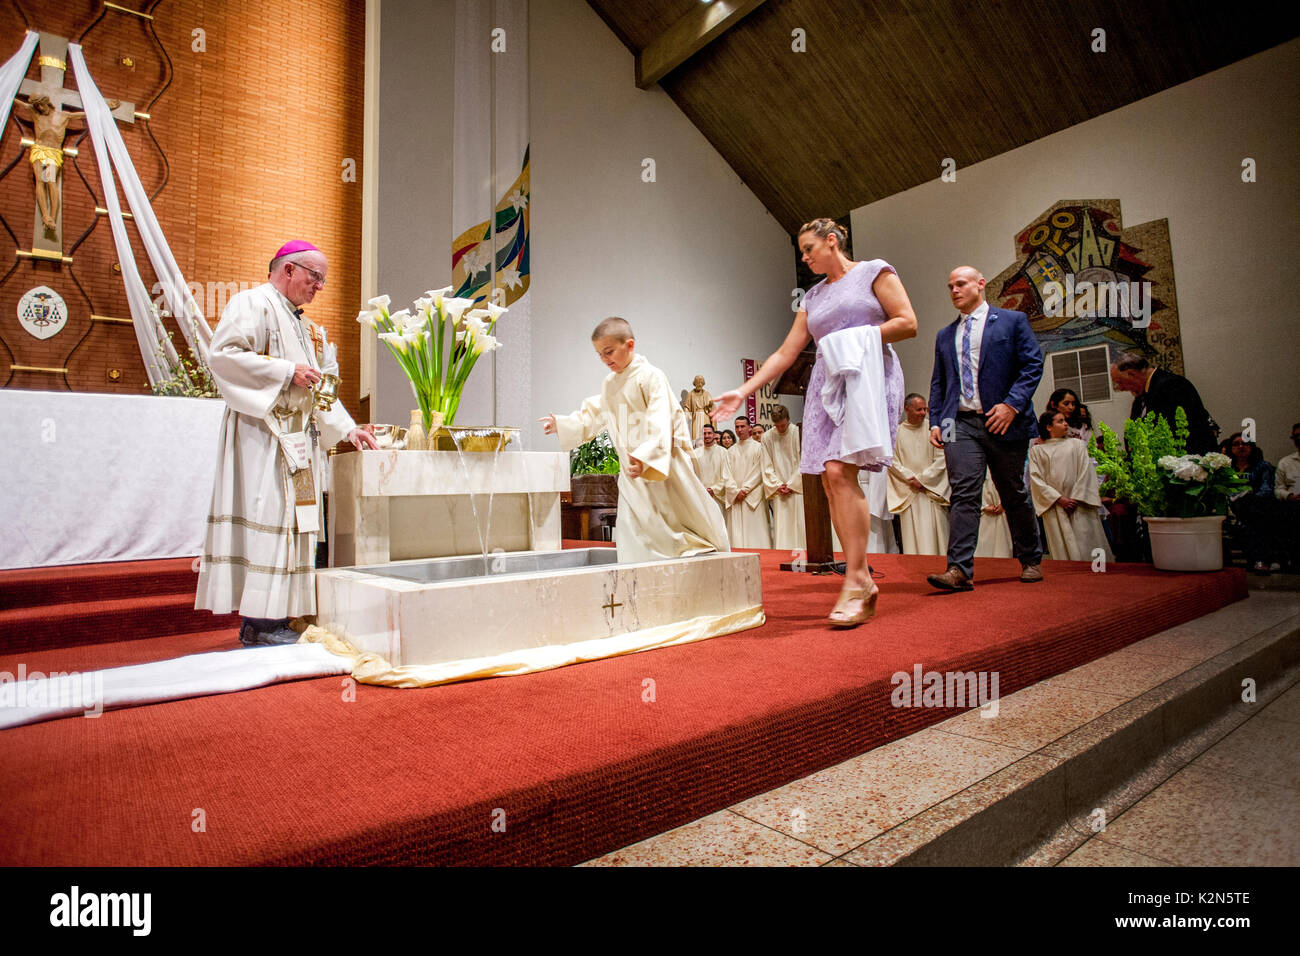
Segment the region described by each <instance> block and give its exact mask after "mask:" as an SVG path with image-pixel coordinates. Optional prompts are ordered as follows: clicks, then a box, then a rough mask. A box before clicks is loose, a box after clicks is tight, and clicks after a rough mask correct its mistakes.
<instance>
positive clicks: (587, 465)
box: [569, 432, 618, 476]
mask: <svg viewBox="0 0 1300 956" xmlns="http://www.w3.org/2000/svg"><path fill="white" fill-rule="evenodd" d="M569 474H570V475H575V476H576V475H617V474H618V452H617V451H616V450H615V449H614V443H613V442H612V441H610V440H609V432H601V433H600V434H599V435H597V436H596V437H595V438H593V439H592V440H591V441H589V442H587V443H586V444H585V445H579V446H578V447H577V448H575V449H573V451H571V452H569Z"/></svg>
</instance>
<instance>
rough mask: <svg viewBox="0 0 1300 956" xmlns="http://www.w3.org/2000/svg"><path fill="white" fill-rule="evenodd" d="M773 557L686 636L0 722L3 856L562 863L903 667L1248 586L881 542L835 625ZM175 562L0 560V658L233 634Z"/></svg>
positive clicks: (859, 730)
mask: <svg viewBox="0 0 1300 956" xmlns="http://www.w3.org/2000/svg"><path fill="white" fill-rule="evenodd" d="M786 557H787V555H786V554H785V553H784V552H775V551H770V552H762V558H763V572H762V573H763V593H764V604H765V606H766V609H767V618H768V623H767V624H766V625H765V626H763V627H761V628H757V629H755V630H751V631H746V632H743V633H740V634H732V635H729V636H726V637H721V638H715V639H713V640H710V641H704V642H702V643H699V644H690V645H685V646H682V647H674V648H666V649H662V650H657V651H650V652H646V653H642V654H633V655H630V656H627V657H621V658H614V659H610V660H603V661H595V662H592V663H588V664H580V665H577V666H573V667H566V668H561V669H559V670H554V671H548V672H545V673H541V674H533V675H528V676H524V677H511V678H501V679H495V680H486V681H479V682H474V683H465V684H455V685H451V686H446V687H437V688H430V689H425V690H392V689H388V688H377V687H367V686H364V685H362V686H359V687H356V688H355V690H354V691H353V689H352V688H350V687H349V686H347V685H348V684H349V683H350V682H348V681H345V680H342V679H339V678H323V679H317V680H305V681H299V682H296V683H290V684H279V685H275V686H272V687H264V688H260V689H257V690H253V691H247V692H244V693H237V694H227V695H222V696H216V697H204V698H197V699H192V700H184V701H174V702H169V703H164V704H157V705H152V706H147V707H138V708H135V709H131V710H122V711H116V712H110V713H107V714H105V715H103V716H102V717H100V718H97V719H90V720H88V719H81V718H76V719H65V720H56V721H51V722H48V723H44V724H36V725H32V726H27V727H20V728H17V729H14V730H8V731H2V732H0V832H3V834H4V840H3V841H0V863H3V864H11V865H12V864H20V865H73V866H95V865H248V864H326V865H329V864H366V863H369V864H412V863H434V864H569V863H577V862H580V861H583V860H587V859H590V858H592V857H595V856H598V855H600V854H603V853H605V852H608V851H609V850H613V849H616V848H618V847H621V846H625V845H627V844H629V843H632V842H635V841H636V840H639V839H642V838H644V837H646V836H649V835H651V834H654V833H658V832H661V831H663V830H666V829H669V828H671V827H674V826H677V825H680V824H682V823H686V822H688V821H690V820H694V819H696V818H698V817H701V816H704V815H706V814H708V813H711V812H713V811H716V810H718V809H721V808H724V807H727V806H729V805H731V804H733V803H736V802H737V801H739V800H742V799H745V798H747V797H750V796H753V795H755V794H758V793H762V792H764V791H766V790H769V789H771V788H773V787H775V786H778V785H781V784H783V783H786V782H788V781H790V780H793V779H796V778H798V777H801V776H804V775H806V774H809V773H812V772H813V771H816V770H819V769H821V768H824V767H827V766H831V765H833V764H836V763H839V762H841V761H843V760H846V759H848V758H850V757H852V756H855V755H857V754H860V753H863V752H865V751H867V750H870V749H872V748H873V747H877V746H880V745H881V744H883V743H886V742H888V741H889V740H892V739H895V738H898V737H902V736H905V735H907V734H911V733H914V732H915V731H917V730H919V729H921V728H922V727H924V726H927V725H929V724H932V723H935V722H937V721H939V720H942V719H944V718H945V717H948V716H950V715H951V714H952V713H953V711H952V710H947V709H943V708H895V707H893V706H892V705H891V703H890V695H891V691H892V690H893V689H894V688H893V685H892V684H891V683H890V677H891V675H892V674H894V673H895V672H897V671H905V672H908V673H909V674H910V673H911V672H912V670H913V668H914V666H916V665H918V664H919V665H921V667H922V669H923V670H926V671H941V672H942V671H957V670H961V671H988V672H992V671H996V672H998V674H999V677H1000V691H1001V693H1002V695H1007V694H1010V693H1012V692H1014V691H1016V690H1018V689H1020V688H1022V687H1025V686H1028V685H1030V684H1033V683H1036V682H1037V681H1040V680H1042V679H1044V678H1046V677H1049V676H1051V675H1053V674H1057V673H1060V672H1061V671H1064V670H1067V669H1069V668H1072V667H1075V666H1078V665H1079V664H1082V663H1085V662H1087V661H1090V660H1093V659H1095V658H1097V657H1100V656H1102V655H1104V654H1107V653H1110V652H1111V651H1114V650H1116V649H1117V648H1120V647H1122V646H1124V645H1126V644H1129V643H1132V642H1133V641H1136V640H1140V639H1141V638H1143V637H1146V636H1148V635H1151V634H1154V633H1156V632H1158V631H1161V630H1164V629H1166V628H1168V627H1172V626H1174V625H1176V624H1179V623H1182V622H1184V621H1187V620H1190V619H1192V618H1196V617H1199V616H1201V615H1203V614H1207V613H1209V612H1210V611H1213V610H1215V609H1217V608H1219V607H1222V606H1224V605H1226V604H1229V603H1231V602H1233V601H1236V600H1239V599H1241V598H1244V597H1245V596H1246V579H1245V574H1244V573H1243V572H1241V571H1239V570H1231V571H1224V572H1218V573H1213V574H1196V575H1191V574H1189V575H1176V574H1167V573H1163V572H1158V571H1155V570H1154V569H1152V568H1150V567H1147V566H1144V565H1118V564H1111V565H1109V566H1108V568H1107V571H1106V572H1105V573H1100V574H1094V573H1092V572H1091V570H1090V568H1089V566H1088V565H1087V564H1082V563H1065V562H1051V561H1049V562H1046V563H1045V564H1044V570H1045V572H1046V575H1047V580H1046V581H1045V582H1044V583H1042V584H1034V585H1023V584H1020V583H1019V581H1018V580H1017V575H1018V572H1019V565H1018V564H1017V563H1016V562H1014V561H1009V560H1007V561H996V560H980V561H977V563H976V580H977V586H976V589H975V591H973V592H971V593H965V594H937V593H935V592H933V591H931V589H930V588H929V586H928V585H927V584H926V583H925V575H926V574H927V573H929V572H931V571H934V570H937V569H939V566H940V564H941V563H942V562H941V560H936V559H934V558H913V557H901V556H876V557H875V558H874V563H875V564H876V566H877V572H878V583H879V584H880V587H881V591H882V594H881V598H880V607H879V614H878V616H877V618H876V619H875V620H874V621H873V622H871V623H870V624H867V625H865V626H863V627H860V628H858V629H856V630H853V631H831V630H828V629H827V628H826V627H825V626H824V625H823V623H822V622H823V619H824V616H825V614H826V612H827V611H828V610H829V609H830V607H831V605H832V604H833V602H834V598H835V595H836V593H837V592H838V590H839V587H840V582H841V580H842V579H841V578H838V577H834V576H832V577H811V576H808V575H801V574H791V573H784V572H781V571H779V570H778V568H777V565H778V564H779V562H780V561H781V560H783V559H785V558H786ZM42 576H43V580H44V583H43V584H42V583H41V578H42ZM194 580H195V576H194V574H193V572H192V571H190V570H189V562H188V561H182V562H176V561H160V562H145V563H143V564H133V565H119V566H112V565H99V566H96V567H94V568H73V569H69V568H61V569H48V570H45V571H40V572H0V672H6V673H7V674H9V675H13V674H15V673H16V672H17V671H18V667H19V665H20V664H22V665H25V667H26V669H27V671H28V672H30V671H33V670H39V671H44V672H49V671H52V670H64V671H71V670H77V671H84V670H90V669H95V668H101V667H112V666H118V665H121V664H127V663H137V662H141V661H146V660H158V659H163V658H170V657H177V656H180V655H183V654H191V653H197V652H201V651H209V650H219V649H224V648H234V647H235V646H237V644H236V641H235V638H234V628H233V624H232V623H230V621H229V620H228V619H214V618H213V617H212V616H211V615H204V614H199V615H194V612H192V611H190V612H188V613H186V612H184V610H183V604H184V602H183V601H181V600H180V598H181V597H182V596H183V595H184V594H185V593H188V594H189V595H190V596H191V597H190V601H191V602H192V594H193V587H194ZM182 585H183V586H182ZM128 599H129V600H128ZM124 602H125V603H124ZM132 607H134V609H135V610H134V611H132V610H131V608H132ZM160 607H161V608H162V610H160V609H159V608H160ZM159 634H162V635H165V636H157V635H159ZM651 682H653V683H651ZM651 691H653V693H651ZM200 823H201V824H202V826H200Z"/></svg>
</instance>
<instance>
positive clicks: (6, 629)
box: [0, 592, 239, 654]
mask: <svg viewBox="0 0 1300 956" xmlns="http://www.w3.org/2000/svg"><path fill="white" fill-rule="evenodd" d="M238 621H239V616H238V615H235V614H223V615H214V614H212V612H210V611H196V610H195V609H194V594H193V592H189V593H181V594H176V593H172V594H151V595H146V596H141V597H131V598H115V599H112V600H106V601H104V600H89V599H88V600H85V601H80V602H77V603H69V604H42V605H37V606H35V607H19V608H11V609H9V610H5V611H0V654H8V653H13V652H16V651H34V650H41V649H46V648H57V647H74V646H78V645H83V644H104V643H110V642H114V641H129V640H135V639H138V638H161V637H171V636H174V635H178V634H193V633H196V632H199V631H210V630H221V629H225V628H229V629H231V630H234V629H235V628H237V627H238Z"/></svg>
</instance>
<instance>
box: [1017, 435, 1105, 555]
mask: <svg viewBox="0 0 1300 956" xmlns="http://www.w3.org/2000/svg"><path fill="white" fill-rule="evenodd" d="M1039 424H1040V425H1041V426H1042V428H1043V429H1044V430H1045V431H1046V432H1047V435H1048V438H1047V440H1046V441H1045V442H1043V443H1042V444H1039V445H1034V446H1032V447H1031V448H1030V449H1029V491H1030V494H1031V495H1032V496H1033V499H1034V510H1035V511H1037V512H1038V516H1039V517H1040V518H1042V519H1043V533H1044V535H1045V536H1046V538H1047V540H1046V541H1045V542H1044V544H1046V545H1047V550H1048V552H1049V553H1050V554H1051V556H1052V557H1053V558H1056V559H1057V560H1060V561H1091V560H1093V558H1094V557H1095V555H1094V554H1093V552H1094V550H1096V549H1098V548H1100V549H1101V552H1102V554H1103V555H1105V557H1106V560H1107V561H1113V560H1114V556H1113V555H1112V554H1111V551H1110V545H1109V543H1108V542H1107V541H1106V532H1105V531H1104V530H1103V529H1102V527H1101V517H1100V516H1099V515H1098V513H1097V509H1098V507H1100V505H1101V497H1100V496H1099V495H1098V492H1097V474H1096V472H1095V471H1093V468H1092V459H1091V458H1089V457H1088V448H1087V446H1086V445H1084V443H1083V442H1081V441H1079V439H1077V438H1067V437H1066V433H1067V432H1068V430H1069V426H1068V425H1067V424H1066V423H1065V414H1064V413H1063V412H1044V413H1043V415H1042V417H1041V418H1040V419H1039Z"/></svg>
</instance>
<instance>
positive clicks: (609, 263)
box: [372, 0, 802, 449]
mask: <svg viewBox="0 0 1300 956" xmlns="http://www.w3.org/2000/svg"><path fill="white" fill-rule="evenodd" d="M380 9H381V12H382V17H383V20H382V30H381V34H380V37H381V53H382V59H381V77H380V101H379V109H380V140H379V148H380V157H379V169H378V174H379V177H380V178H379V230H380V232H379V251H378V287H379V289H380V290H381V291H382V292H386V293H388V294H389V295H390V296H392V299H393V303H394V308H397V307H401V306H404V305H406V304H407V303H408V302H409V301H410V300H411V299H413V298H414V297H416V296H418V295H420V294H422V292H423V290H424V289H426V288H428V287H429V283H430V282H431V281H433V280H431V279H430V276H431V275H433V276H434V279H437V276H438V275H441V274H442V273H443V272H445V271H446V270H447V269H448V268H449V264H448V263H449V257H450V252H449V248H450V242H451V238H452V216H451V183H452V170H451V153H450V149H449V148H448V146H447V143H446V141H445V139H444V138H443V137H442V136H441V135H440V134H438V133H437V131H438V130H449V129H450V128H451V118H452V88H451V82H452V74H451V61H452V48H451V42H452V30H451V24H452V23H453V22H454V15H455V3H454V0H436V2H433V3H429V2H426V0H382V4H381V7H380ZM528 40H529V74H530V77H529V82H530V87H531V88H530V91H529V101H530V102H529V109H530V138H531V144H532V145H531V164H532V169H531V173H532V202H531V205H530V214H531V227H532V236H531V243H532V245H531V266H532V276H531V285H530V291H529V299H530V300H531V310H532V319H531V329H532V332H531V342H529V343H524V344H523V346H522V347H524V348H527V349H529V350H530V352H531V355H530V361H531V369H530V370H531V383H529V382H526V381H524V382H520V381H519V380H518V379H522V378H523V376H514V377H513V378H512V379H511V380H509V381H498V386H497V393H498V400H499V401H500V402H502V404H503V405H505V406H506V407H511V408H513V407H517V406H519V405H520V404H523V406H524V407H528V408H531V409H533V412H532V414H530V415H529V416H527V419H526V420H524V421H519V422H514V421H510V422H506V421H502V422H501V424H518V425H523V426H524V429H523V442H522V446H523V447H524V448H531V449H537V448H543V447H553V443H554V439H547V438H546V437H545V436H543V435H542V433H541V428H540V426H538V425H536V423H535V419H536V418H537V417H539V416H541V415H543V414H545V413H546V412H548V411H556V412H568V411H571V410H572V409H574V408H576V407H577V406H578V404H579V403H580V402H581V400H582V399H583V398H584V397H586V396H587V395H590V394H593V393H595V392H596V391H597V390H598V388H599V385H600V381H601V379H602V378H603V377H604V375H605V374H606V369H605V368H604V367H603V366H602V365H600V364H599V362H598V361H597V360H596V357H595V353H594V351H593V350H592V348H591V330H592V329H593V328H595V326H596V324H597V322H599V321H600V320H601V319H603V318H605V317H606V316H609V315H621V316H623V317H624V318H626V319H627V320H628V321H629V322H631V323H632V327H633V329H634V330H635V332H636V339H637V346H638V350H639V351H641V352H642V353H644V354H645V355H646V356H647V357H648V358H649V359H650V360H651V361H652V362H654V363H655V364H656V365H658V366H659V367H660V368H662V369H663V370H664V372H666V373H667V375H668V378H669V380H670V382H671V383H672V385H673V389H674V393H675V394H676V393H677V392H680V390H681V389H683V388H689V387H690V386H691V380H692V379H693V378H694V377H695V375H697V374H700V375H703V376H704V377H705V379H706V381H707V387H708V388H709V390H710V391H711V392H712V393H713V394H715V395H717V394H719V393H721V392H722V391H724V390H726V389H728V388H734V387H735V386H737V385H739V384H740V381H741V377H740V360H741V359H742V358H757V359H762V358H765V357H766V356H767V355H768V354H770V353H771V352H772V351H774V350H775V349H776V347H777V346H778V345H780V343H781V340H782V339H783V338H784V336H785V333H786V332H787V331H788V329H789V326H790V322H791V320H792V319H793V314H792V313H791V311H790V308H789V302H790V290H791V289H792V288H793V287H794V284H795V283H794V248H793V246H792V244H791V242H790V239H789V237H788V236H786V235H785V233H784V231H783V230H782V229H781V227H780V225H779V224H778V223H777V222H776V220H775V219H773V218H772V216H771V215H770V214H769V213H768V212H767V211H766V210H765V209H764V208H763V206H762V204H761V203H760V202H759V201H758V200H757V199H756V198H755V197H754V195H753V194H752V193H751V192H750V191H749V189H748V188H747V187H746V186H745V185H744V184H743V183H741V182H740V179H739V177H737V176H736V174H735V173H734V172H733V171H732V170H731V168H730V167H729V166H728V165H727V164H726V163H725V162H724V161H723V160H722V158H721V157H720V156H719V155H718V153H717V152H716V151H715V150H714V149H713V147H712V146H710V145H709V143H708V142H707V141H706V140H705V139H704V137H703V135H701V133H700V132H699V131H698V130H697V129H695V127H694V126H692V125H691V123H690V122H689V121H688V120H687V119H686V117H685V116H684V115H683V114H682V112H681V111H680V110H679V109H678V108H677V106H676V105H674V104H673V102H672V101H671V100H670V99H669V98H668V96H667V94H666V93H664V92H663V90H662V89H660V88H659V87H657V86H656V87H655V88H654V89H652V90H649V91H641V90H638V89H637V88H636V85H635V83H634V82H633V59H632V55H631V54H630V53H628V51H627V49H626V48H625V47H624V46H623V45H622V44H621V43H620V42H619V41H618V40H617V38H615V36H614V35H613V33H611V32H610V30H609V28H608V27H607V26H605V24H604V23H603V22H602V21H601V20H600V18H599V17H597V16H596V14H595V13H594V12H592V10H591V8H590V7H588V6H587V5H586V4H585V3H583V2H581V0H535V2H533V3H531V4H530V9H529V38H528ZM645 158H652V159H654V160H655V164H656V169H655V173H656V181H655V182H652V183H647V182H643V181H642V179H641V174H642V160H643V159H645ZM431 263H433V264H436V268H434V269H433V272H430V269H431V265H430V264H431ZM437 281H438V282H441V281H443V280H441V279H438V280H437ZM503 321H507V320H503ZM509 347H511V348H516V347H518V343H517V342H511V343H510V346H509ZM377 351H378V367H377V374H376V382H377V384H376V389H375V392H376V394H375V401H374V405H373V407H374V409H375V411H374V414H373V416H372V417H373V418H374V420H375V421H387V422H394V423H398V424H404V423H405V422H406V420H407V417H408V411H409V409H411V408H413V407H414V400H413V399H412V397H411V392H410V388H409V387H408V385H407V383H406V380H405V378H404V377H403V376H402V373H401V371H400V369H398V367H397V364H396V363H395V362H394V361H393V359H392V357H391V356H390V355H388V353H387V350H386V349H384V348H382V347H380V348H379V349H378V350H377ZM511 358H513V356H511ZM499 371H500V370H499ZM490 373H491V370H490V368H489V367H488V363H487V362H481V363H480V365H479V366H478V367H477V368H476V369H475V372H474V376H473V378H472V379H471V383H470V386H469V388H467V389H466V395H465V401H464V403H463V405H462V414H461V415H460V416H459V417H458V418H459V420H460V421H461V422H462V423H474V422H478V421H487V420H488V419H489V417H490V414H489V413H488V411H487V410H488V409H489V407H490V403H491V395H490V392H485V391H484V390H485V389H488V388H489V386H490V382H491V374H490ZM500 377H501V376H500V375H499V378H500ZM521 389H522V391H523V392H526V393H528V394H523V395H521V394H520V391H521ZM787 405H789V407H790V409H791V413H792V415H793V416H794V417H795V419H796V420H797V419H798V418H799V417H800V415H801V413H802V405H801V402H800V400H798V399H793V400H787Z"/></svg>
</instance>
